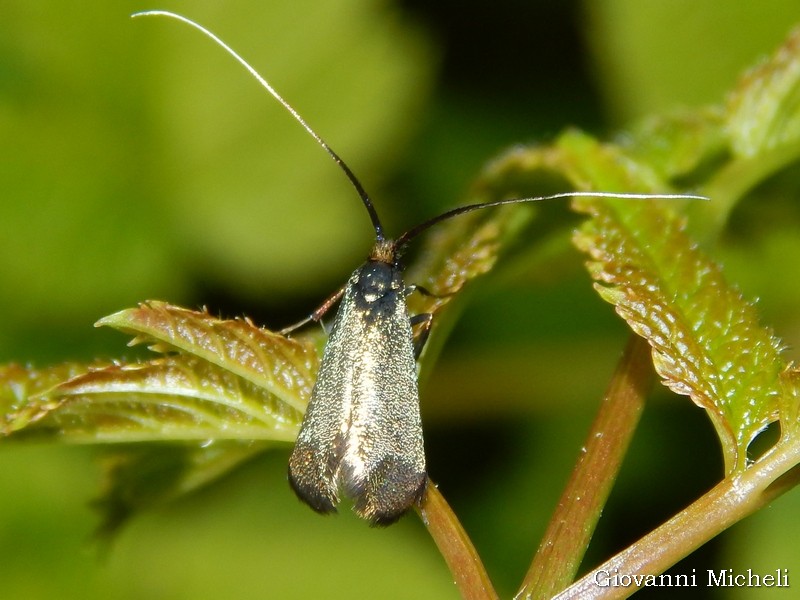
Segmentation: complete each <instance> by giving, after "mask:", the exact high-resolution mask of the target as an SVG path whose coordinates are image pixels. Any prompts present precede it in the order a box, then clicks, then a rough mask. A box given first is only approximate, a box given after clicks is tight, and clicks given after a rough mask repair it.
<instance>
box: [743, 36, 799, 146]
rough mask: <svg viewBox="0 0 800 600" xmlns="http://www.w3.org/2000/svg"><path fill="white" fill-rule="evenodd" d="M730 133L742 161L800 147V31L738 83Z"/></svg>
mask: <svg viewBox="0 0 800 600" xmlns="http://www.w3.org/2000/svg"><path fill="white" fill-rule="evenodd" d="M728 132H729V135H730V141H731V147H732V148H733V150H734V152H735V153H736V154H737V155H739V156H742V157H751V156H755V155H758V154H765V153H768V152H770V151H772V150H775V149H777V148H780V147H782V146H788V145H797V144H798V143H800V28H797V29H795V30H794V31H793V32H792V33H791V34H790V35H789V37H788V39H787V40H786V42H785V43H784V44H783V45H782V46H781V47H780V48H778V50H777V51H776V52H775V54H774V55H773V56H772V57H771V58H770V59H769V60H767V61H765V62H764V63H763V64H761V65H758V66H757V67H755V68H753V69H752V70H750V71H749V72H748V73H746V74H745V75H744V77H743V78H742V80H741V81H740V82H739V85H738V87H737V89H736V90H735V91H734V93H733V94H731V96H730V98H729V102H728Z"/></svg>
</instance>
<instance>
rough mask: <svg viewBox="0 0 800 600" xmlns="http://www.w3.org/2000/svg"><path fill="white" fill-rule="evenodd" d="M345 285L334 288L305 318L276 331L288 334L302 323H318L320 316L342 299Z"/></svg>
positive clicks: (302, 324) (301, 325)
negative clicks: (334, 290) (333, 291)
mask: <svg viewBox="0 0 800 600" xmlns="http://www.w3.org/2000/svg"><path fill="white" fill-rule="evenodd" d="M345 287H346V285H343V286H342V287H340V288H339V289H338V290H336V292H335V293H334V294H333V295H332V296H330V297H329V298H328V299H327V300H325V302H323V303H322V304H321V305H320V306H319V308H317V309H316V310H315V311H314V312H312V313H311V314H310V315H308V316H307V317H306V318H305V319H303V320H302V321H298V322H297V323H294V324H292V325H289V326H288V327H284V328H283V329H281V330H280V331H279V332H278V333H279V334H280V335H289V334H290V333H291V332H293V331H294V330H296V329H300V328H301V327H303V326H304V325H308V324H309V323H311V322H312V321H313V322H314V323H319V322H320V320H321V319H322V317H323V316H324V315H325V313H326V312H328V311H329V310H330V309H331V307H332V306H333V305H334V304H336V303H337V302H338V301H339V300H341V299H342V296H343V295H344V290H345Z"/></svg>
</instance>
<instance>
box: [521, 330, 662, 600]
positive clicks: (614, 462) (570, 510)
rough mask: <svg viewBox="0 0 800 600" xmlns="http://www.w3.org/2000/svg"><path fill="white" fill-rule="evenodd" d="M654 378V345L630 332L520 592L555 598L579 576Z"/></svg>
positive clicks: (528, 595) (539, 597)
mask: <svg viewBox="0 0 800 600" xmlns="http://www.w3.org/2000/svg"><path fill="white" fill-rule="evenodd" d="M653 379H654V374H653V367H652V365H651V362H650V347H649V345H648V344H647V342H646V341H645V340H643V339H642V338H640V337H638V336H635V335H632V336H631V338H630V340H629V341H628V345H627V346H626V348H625V352H624V354H623V355H622V358H621V359H620V362H619V364H618V366H617V369H616V371H615V373H614V376H613V378H612V380H611V383H610V385H609V387H608V390H607V391H606V395H605V397H604V399H603V402H602V403H601V405H600V410H599V411H598V413H597V416H596V417H595V420H594V422H593V423H592V427H591V429H590V431H589V435H588V437H587V439H586V442H585V444H584V446H583V448H582V449H581V455H580V458H579V459H578V463H577V464H576V465H575V470H574V471H573V472H572V477H571V478H570V480H569V482H568V483H567V486H566V489H565V490H564V492H563V494H562V495H561V499H560V500H559V503H558V507H557V508H556V510H555V512H554V514H553V517H552V519H551V521H550V524H549V526H548V528H547V531H546V532H545V535H544V538H543V540H542V542H541V545H540V546H539V549H538V551H537V552H536V556H534V559H533V562H532V563H531V566H530V569H528V573H527V574H526V575H525V579H524V580H523V583H522V587H521V588H520V591H519V592H518V593H517V598H523V597H524V598H531V599H537V600H538V599H545V598H551V597H552V596H554V595H555V594H556V593H558V592H559V591H561V590H563V589H564V588H566V587H567V586H568V585H569V584H570V583H571V582H572V581H573V580H574V579H575V574H576V573H577V572H578V568H579V567H580V563H581V560H582V559H583V555H584V553H585V552H586V548H587V547H588V546H589V541H590V540H591V537H592V534H593V533H594V530H595V527H596V526H597V521H598V519H599V518H600V514H601V512H602V510H603V506H604V505H605V503H606V500H607V499H608V495H609V493H610V491H611V487H612V485H613V483H614V480H615V479H616V476H617V473H618V472H619V468H620V466H621V464H622V459H623V458H624V456H625V452H626V450H627V448H628V445H629V444H630V440H631V437H632V436H633V432H634V431H635V429H636V425H637V423H638V421H639V417H640V415H641V413H642V410H643V408H644V400H645V395H646V393H647V391H648V390H649V389H650V387H651V385H652V383H653Z"/></svg>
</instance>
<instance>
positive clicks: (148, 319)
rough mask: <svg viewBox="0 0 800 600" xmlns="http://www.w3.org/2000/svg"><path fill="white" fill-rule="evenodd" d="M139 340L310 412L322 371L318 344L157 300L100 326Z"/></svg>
mask: <svg viewBox="0 0 800 600" xmlns="http://www.w3.org/2000/svg"><path fill="white" fill-rule="evenodd" d="M102 325H106V326H109V327H113V328H115V329H119V330H120V331H124V332H126V333H130V334H133V335H135V336H136V338H134V340H133V341H132V342H131V343H132V344H135V343H142V342H147V343H149V344H151V345H150V348H151V349H152V350H154V351H156V352H171V351H179V352H184V353H187V354H189V355H192V356H197V357H198V358H201V359H203V360H205V361H207V362H209V363H212V364H215V365H217V366H218V367H221V368H222V369H224V370H227V371H230V372H231V373H234V374H236V375H238V376H239V377H242V378H243V379H245V380H247V381H249V382H251V383H252V384H254V385H255V386H257V387H260V388H263V389H265V390H267V391H268V392H269V393H271V394H274V395H275V396H277V397H278V398H280V399H281V400H282V401H283V402H285V403H286V404H287V405H289V406H291V407H292V408H294V409H296V410H299V411H305V407H306V404H307V403H308V399H309V398H310V397H311V388H312V387H313V385H314V379H315V377H316V372H317V369H318V367H319V356H318V353H317V350H316V348H315V346H314V345H313V344H312V343H311V342H309V341H307V340H305V338H302V337H300V338H295V339H288V338H285V337H284V336H281V335H278V334H277V333H273V332H271V331H268V330H266V329H261V328H259V327H256V326H255V325H253V324H252V323H251V322H250V321H249V320H246V319H235V320H222V319H217V318H216V317H213V316H211V315H210V314H208V313H207V312H198V311H192V310H187V309H185V308H180V307H177V306H171V305H169V304H167V303H166V302H158V301H151V302H147V303H144V304H142V305H140V306H139V308H133V309H128V310H123V311H120V312H118V313H115V314H113V315H110V316H108V317H105V318H103V319H100V320H99V321H98V322H97V326H102Z"/></svg>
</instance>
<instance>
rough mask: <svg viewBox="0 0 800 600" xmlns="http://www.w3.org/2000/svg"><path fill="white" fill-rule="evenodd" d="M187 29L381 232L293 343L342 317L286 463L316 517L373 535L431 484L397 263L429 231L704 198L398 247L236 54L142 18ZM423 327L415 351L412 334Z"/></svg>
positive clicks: (408, 289)
mask: <svg viewBox="0 0 800 600" xmlns="http://www.w3.org/2000/svg"><path fill="white" fill-rule="evenodd" d="M133 16H134V17H140V16H164V17H169V18H172V19H176V20H178V21H181V22H183V23H185V24H187V25H189V26H191V27H193V28H195V29H197V30H199V31H200V32H201V33H203V34H204V35H206V36H207V37H209V38H211V39H212V40H213V41H214V42H215V43H216V44H218V45H219V46H220V47H222V48H223V49H224V50H225V51H226V52H227V53H228V54H230V55H231V56H232V57H233V58H234V59H235V60H237V61H238V62H239V63H240V64H241V65H242V66H243V67H244V68H245V69H246V70H247V71H248V72H249V73H250V74H251V75H252V76H253V77H254V78H255V79H256V80H257V81H258V82H259V83H260V84H261V86H262V87H263V88H264V89H266V90H267V92H269V94H270V95H271V96H272V97H273V98H274V99H275V100H277V101H278V102H279V103H280V104H281V105H282V106H283V107H284V108H285V109H286V110H287V111H288V112H289V113H290V114H291V115H292V117H294V119H295V120H296V121H297V122H298V123H299V124H300V125H301V126H302V127H303V128H304V129H305V130H306V132H308V133H309V134H310V135H311V137H313V138H314V140H316V142H317V143H318V144H319V145H320V146H321V147H322V148H323V149H324V150H325V151H326V152H327V153H328V155H329V156H330V157H331V158H332V159H333V160H334V161H335V162H336V164H337V165H338V166H339V168H340V169H341V170H342V171H343V173H344V174H345V176H346V177H347V178H348V179H349V181H350V183H351V184H352V185H353V187H354V188H355V190H356V192H357V193H358V195H359V198H360V199H361V202H362V204H363V205H364V208H365V209H366V210H367V212H368V214H369V217H370V219H371V221H372V226H373V228H374V230H375V244H374V246H373V247H372V250H371V252H370V253H369V256H368V258H367V260H366V262H365V263H364V264H363V265H361V266H360V267H358V268H357V269H356V270H355V271H354V272H353V274H352V275H351V276H350V278H349V280H348V281H347V283H346V284H345V285H344V286H343V287H342V288H341V289H340V290H339V291H338V292H337V293H336V294H334V295H333V296H332V297H331V298H329V299H328V300H327V301H326V302H325V303H324V304H323V305H322V306H321V307H320V308H319V309H317V310H316V311H315V312H314V313H312V314H311V315H310V316H309V317H308V318H306V319H304V320H303V321H301V322H299V323H297V324H295V325H293V326H291V327H287V328H286V329H284V330H282V332H281V333H283V334H289V333H291V332H292V331H294V330H295V329H297V328H298V327H300V326H302V325H305V324H307V323H309V322H311V321H319V320H320V319H321V318H322V316H323V315H324V314H325V313H326V312H327V311H328V310H329V309H330V308H331V307H332V306H333V305H334V304H335V303H336V302H338V303H339V308H338V311H337V314H336V317H335V319H334V321H333V325H332V327H331V330H330V336H329V338H328V341H327V344H326V346H325V351H324V353H323V357H322V362H321V365H320V369H319V373H318V375H317V380H316V383H315V385H314V388H313V390H312V393H311V400H310V402H309V404H308V408H307V410H306V413H305V416H304V419H303V423H302V425H301V427H300V433H299V435H298V437H297V441H296V443H295V446H294V449H293V451H292V453H291V456H290V458H289V483H290V484H291V487H292V488H293V489H294V491H295V493H296V494H297V496H298V497H299V498H300V499H301V500H302V501H303V502H305V503H306V504H308V505H309V506H310V507H311V508H312V509H314V510H315V511H317V512H319V513H331V512H335V511H336V507H337V506H338V504H339V503H340V501H341V500H342V498H343V497H346V498H349V499H350V500H351V501H352V503H353V509H354V511H355V512H356V513H357V514H358V515H359V516H360V517H363V518H364V519H366V520H368V521H369V522H370V523H372V524H373V525H388V524H390V523H393V522H394V521H396V520H397V519H398V518H399V517H400V516H402V515H403V514H404V513H405V512H406V511H408V510H409V509H410V508H411V507H412V506H414V505H415V504H417V503H419V502H420V501H421V500H422V498H423V496H424V494H425V489H426V485H427V483H428V475H427V471H426V467H425V450H424V444H423V437H422V422H421V419H420V410H419V390H418V387H417V371H416V358H417V357H418V355H419V353H420V351H421V350H422V347H423V346H424V343H425V340H426V339H427V337H428V333H429V331H430V328H431V325H432V320H433V317H432V315H430V314H421V315H413V316H412V315H409V313H408V309H407V307H406V297H407V296H408V295H409V294H411V293H414V292H415V291H416V292H419V293H424V294H431V292H429V291H427V290H425V289H424V288H422V287H421V286H415V285H407V284H406V283H405V282H404V280H403V267H402V265H401V263H400V255H401V254H402V251H403V250H404V249H405V247H406V246H407V245H408V243H409V242H411V240H413V239H414V238H416V237H417V236H418V235H420V234H421V233H422V232H424V231H425V230H427V229H428V228H430V227H431V226H433V225H435V224H437V223H440V222H442V221H445V220H447V219H451V218H453V217H456V216H458V215H461V214H464V213H467V212H471V211H474V210H479V209H486V208H490V207H495V206H501V205H505V204H519V203H523V202H538V201H541V200H550V199H555V198H574V197H581V196H582V197H595V198H603V197H613V198H631V199H650V198H704V197H702V196H693V195H686V194H627V193H610V192H565V193H561V194H555V195H551V196H540V197H531V198H512V199H506V200H498V201H495V202H486V203H480V204H471V205H467V206H461V207H458V208H455V209H452V210H450V211H447V212H445V213H442V214H440V215H437V216H435V217H433V218H431V219H428V220H427V221H424V222H422V223H420V224H419V225H417V226H416V227H413V228H411V229H409V230H408V231H406V232H405V233H403V234H402V235H400V236H399V237H398V238H396V239H395V240H391V239H388V238H387V237H386V236H385V235H384V230H383V226H382V225H381V222H380V219H379V218H378V214H377V211H376V210H375V207H374V205H373V203H372V200H371V199H370V197H369V196H368V194H367V193H366V191H365V190H364V187H363V186H362V185H361V183H360V182H359V180H358V178H356V176H355V175H354V174H353V172H352V171H351V170H350V168H349V167H348V166H347V164H346V163H345V162H344V161H343V160H342V159H341V158H340V157H339V155H338V154H336V153H335V152H334V151H333V150H332V149H331V147H330V146H328V144H327V143H326V142H325V141H324V140H323V139H322V138H321V137H320V136H319V135H318V134H317V133H316V132H315V131H314V130H313V129H312V128H311V127H310V126H309V125H308V124H307V123H306V121H305V120H304V119H303V118H302V117H301V116H300V115H299V114H298V113H297V111H296V110H295V109H294V108H293V107H292V106H291V105H290V104H289V103H288V102H287V101H286V100H284V99H283V97H282V96H280V95H279V94H278V92H276V91H275V89H274V88H273V87H272V86H271V85H270V84H269V83H268V82H267V81H266V80H265V79H264V78H263V77H262V76H261V75H260V74H259V73H258V72H256V70H255V69H254V68H253V67H251V66H250V64H248V63H247V62H246V61H245V60H244V59H243V58H242V57H241V56H240V55H239V54H238V53H236V52H235V51H234V50H233V49H232V48H231V47H230V46H228V45H227V44H226V43H225V42H223V41H222V40H221V39H220V38H218V37H217V36H216V35H215V34H214V33H212V32H211V31H209V30H208V29H206V28H205V27H203V26H201V25H199V24H197V23H195V22H194V21H191V20H190V19H187V18H186V17H183V16H180V15H177V14H175V13H171V12H166V11H147V12H141V13H136V14H134V15H133ZM416 325H419V326H420V334H419V336H418V338H417V341H416V342H415V339H414V335H413V329H412V327H413V326H416Z"/></svg>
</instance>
